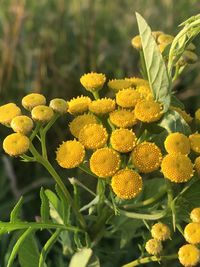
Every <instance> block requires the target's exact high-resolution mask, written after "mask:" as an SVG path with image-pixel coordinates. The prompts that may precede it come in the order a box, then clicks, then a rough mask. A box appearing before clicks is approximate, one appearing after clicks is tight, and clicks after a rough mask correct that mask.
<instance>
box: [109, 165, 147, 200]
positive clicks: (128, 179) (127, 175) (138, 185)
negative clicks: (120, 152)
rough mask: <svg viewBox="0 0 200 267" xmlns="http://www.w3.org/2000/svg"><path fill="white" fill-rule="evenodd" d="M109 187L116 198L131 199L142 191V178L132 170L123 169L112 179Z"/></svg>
mask: <svg viewBox="0 0 200 267" xmlns="http://www.w3.org/2000/svg"><path fill="white" fill-rule="evenodd" d="M111 187H112V189H113V191H114V193H115V194H116V195H117V197H119V198H121V199H132V198H134V197H136V196H137V195H138V194H139V193H140V192H141V190H142V178H141V176H140V175H139V174H138V173H137V172H135V171H133V170H130V169H123V170H120V171H118V172H117V173H115V175H114V176H113V177H112V181H111Z"/></svg>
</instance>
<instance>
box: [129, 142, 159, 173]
mask: <svg viewBox="0 0 200 267" xmlns="http://www.w3.org/2000/svg"><path fill="white" fill-rule="evenodd" d="M131 158H132V163H133V165H134V166H135V168H137V169H138V170H139V171H140V172H143V173H149V172H153V171H155V170H157V169H158V168H159V167H160V164H161V160H162V154H161V151H160V148H159V147H157V146H156V145H155V144H154V143H150V142H143V143H141V144H139V145H137V146H136V147H135V148H134V150H133V152H132V154H131Z"/></svg>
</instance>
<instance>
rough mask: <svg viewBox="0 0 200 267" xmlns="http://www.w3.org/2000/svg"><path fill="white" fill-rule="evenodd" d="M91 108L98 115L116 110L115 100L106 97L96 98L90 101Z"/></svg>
mask: <svg viewBox="0 0 200 267" xmlns="http://www.w3.org/2000/svg"><path fill="white" fill-rule="evenodd" d="M89 110H90V111H91V112H93V113H95V114H97V115H105V114H107V113H110V112H112V111H113V110H115V101H114V100H113V99H111V98H106V97H105V98H101V99H97V100H94V101H92V102H91V103H90V105H89Z"/></svg>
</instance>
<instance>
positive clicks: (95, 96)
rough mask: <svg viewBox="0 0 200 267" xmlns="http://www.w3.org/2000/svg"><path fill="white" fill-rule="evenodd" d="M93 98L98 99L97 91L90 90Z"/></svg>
mask: <svg viewBox="0 0 200 267" xmlns="http://www.w3.org/2000/svg"><path fill="white" fill-rule="evenodd" d="M92 94H93V96H94V99H96V100H97V99H99V93H98V92H92Z"/></svg>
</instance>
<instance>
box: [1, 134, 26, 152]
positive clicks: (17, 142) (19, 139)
mask: <svg viewBox="0 0 200 267" xmlns="http://www.w3.org/2000/svg"><path fill="white" fill-rule="evenodd" d="M29 145H30V141H29V139H28V137H26V136H25V135H23V134H21V133H13V134H10V135H8V136H7V137H6V138H5V139H4V141H3V149H4V151H5V152H6V153H7V154H8V155H10V156H14V157H17V156H20V155H22V154H24V153H26V152H27V151H28V149H29Z"/></svg>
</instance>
